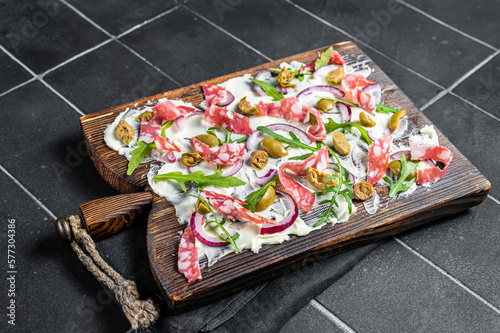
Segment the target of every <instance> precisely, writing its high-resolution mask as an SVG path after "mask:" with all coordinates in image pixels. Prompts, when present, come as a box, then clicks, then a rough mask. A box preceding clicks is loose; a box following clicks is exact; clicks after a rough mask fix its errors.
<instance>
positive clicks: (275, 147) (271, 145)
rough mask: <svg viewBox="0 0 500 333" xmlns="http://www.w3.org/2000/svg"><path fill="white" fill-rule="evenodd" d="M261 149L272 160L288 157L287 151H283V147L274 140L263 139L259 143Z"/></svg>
mask: <svg viewBox="0 0 500 333" xmlns="http://www.w3.org/2000/svg"><path fill="white" fill-rule="evenodd" d="M260 144H261V145H262V147H264V149H265V150H266V151H267V152H268V154H269V155H271V156H272V157H274V158H280V157H283V156H286V155H288V151H287V150H286V149H285V146H283V145H282V144H281V142H279V141H278V140H276V139H273V138H265V139H264V140H262V141H261V142H260Z"/></svg>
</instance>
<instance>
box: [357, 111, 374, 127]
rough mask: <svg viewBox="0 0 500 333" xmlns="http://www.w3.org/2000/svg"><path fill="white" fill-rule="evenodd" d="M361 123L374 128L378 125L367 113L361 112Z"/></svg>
mask: <svg viewBox="0 0 500 333" xmlns="http://www.w3.org/2000/svg"><path fill="white" fill-rule="evenodd" d="M359 123H360V124H361V125H363V126H365V127H373V126H375V125H376V123H375V122H374V121H373V119H372V118H371V117H370V116H369V115H368V113H366V112H361V113H360V114H359Z"/></svg>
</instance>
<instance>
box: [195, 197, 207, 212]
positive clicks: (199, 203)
mask: <svg viewBox="0 0 500 333" xmlns="http://www.w3.org/2000/svg"><path fill="white" fill-rule="evenodd" d="M196 211H197V212H198V213H200V214H201V215H207V214H208V213H210V209H209V208H208V207H207V206H206V205H205V204H204V203H203V201H201V200H200V199H198V201H197V202H196Z"/></svg>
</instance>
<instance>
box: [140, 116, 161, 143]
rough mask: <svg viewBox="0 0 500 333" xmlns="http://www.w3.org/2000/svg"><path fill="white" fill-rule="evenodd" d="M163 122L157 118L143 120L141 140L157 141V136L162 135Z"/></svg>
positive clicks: (147, 141)
mask: <svg viewBox="0 0 500 333" xmlns="http://www.w3.org/2000/svg"><path fill="white" fill-rule="evenodd" d="M160 131H161V122H160V121H158V120H156V119H154V118H153V119H151V120H150V121H146V120H142V121H141V132H140V135H139V139H138V140H139V141H144V142H146V143H151V142H153V141H155V139H156V137H157V136H159V135H160Z"/></svg>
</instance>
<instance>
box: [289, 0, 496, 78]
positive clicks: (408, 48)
mask: <svg viewBox="0 0 500 333" xmlns="http://www.w3.org/2000/svg"><path fill="white" fill-rule="evenodd" d="M294 2H295V3H297V4H298V5H300V6H301V7H304V8H305V9H307V10H309V11H311V12H313V13H315V14H316V15H318V16H320V17H322V18H323V19H325V20H327V21H328V22H330V23H331V24H333V25H335V26H337V27H339V28H341V29H343V30H345V31H347V32H349V33H350V34H351V35H353V36H354V37H356V38H358V39H360V40H362V41H364V42H365V43H367V44H369V45H371V46H373V47H375V48H376V49H378V50H380V51H382V52H384V53H385V54H387V55H388V56H390V57H391V58H393V59H395V60H397V61H398V62H400V63H401V64H403V65H405V66H408V67H409V68H411V69H413V70H415V71H417V72H418V73H420V74H422V75H424V76H425V77H427V78H429V79H431V80H433V81H434V82H437V83H438V84H441V85H443V86H449V85H451V84H452V83H453V82H454V81H456V80H457V79H458V78H460V77H461V76H462V75H464V74H465V73H466V72H467V71H468V70H469V69H470V68H472V67H474V66H475V65H476V64H478V63H479V62H481V61H482V60H483V59H484V58H486V57H487V56H488V55H490V54H492V53H493V50H491V49H490V48H487V47H485V46H483V45H481V44H479V43H477V42H475V41H473V40H471V39H469V38H468V37H465V36H463V35H462V34H459V33H457V32H455V31H453V30H450V29H448V28H447V27H445V26H443V25H441V24H439V23H437V22H435V21H433V20H431V19H429V18H428V17H426V16H424V15H422V14H419V13H418V12H416V11H414V10H412V9H410V8H408V7H406V6H404V5H402V4H399V3H398V2H396V1H394V0H391V1H386V0H375V1H363V0H353V1H348V2H347V1H326V0H323V1H320V2H319V3H318V2H312V1H307V0H295V1H294Z"/></svg>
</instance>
